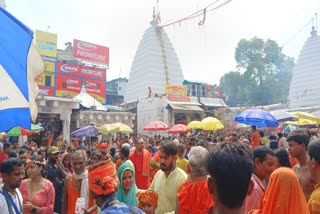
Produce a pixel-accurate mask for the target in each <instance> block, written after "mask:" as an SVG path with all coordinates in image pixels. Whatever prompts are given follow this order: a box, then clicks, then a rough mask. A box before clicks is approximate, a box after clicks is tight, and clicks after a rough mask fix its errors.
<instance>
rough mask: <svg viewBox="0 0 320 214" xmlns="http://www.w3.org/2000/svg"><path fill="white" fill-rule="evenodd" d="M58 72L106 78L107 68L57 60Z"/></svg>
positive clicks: (103, 79) (102, 79)
mask: <svg viewBox="0 0 320 214" xmlns="http://www.w3.org/2000/svg"><path fill="white" fill-rule="evenodd" d="M56 70H57V73H61V74H62V73H63V74H70V75H79V76H82V77H86V78H95V79H100V80H101V81H105V80H106V70H105V69H102V68H94V67H88V66H80V65H75V64H67V63H63V62H57V69H56Z"/></svg>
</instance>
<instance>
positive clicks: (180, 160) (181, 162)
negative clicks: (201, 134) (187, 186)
mask: <svg viewBox="0 0 320 214" xmlns="http://www.w3.org/2000/svg"><path fill="white" fill-rule="evenodd" d="M188 164H189V161H188V160H187V159H185V158H178V160H177V166H178V167H179V168H180V169H182V170H183V171H185V172H186V173H188V172H187V166H188Z"/></svg>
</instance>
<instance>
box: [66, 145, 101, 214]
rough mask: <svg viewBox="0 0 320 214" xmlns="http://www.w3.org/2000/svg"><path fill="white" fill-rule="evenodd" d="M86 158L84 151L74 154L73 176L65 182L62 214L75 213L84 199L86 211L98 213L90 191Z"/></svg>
mask: <svg viewBox="0 0 320 214" xmlns="http://www.w3.org/2000/svg"><path fill="white" fill-rule="evenodd" d="M85 160H86V156H85V153H84V152H83V151H82V150H77V151H75V152H74V153H73V154H72V165H73V170H74V172H73V174H72V175H71V176H68V177H66V179H65V182H64V190H63V191H64V193H63V202H62V210H61V213H62V214H69V213H74V211H75V208H76V202H77V199H78V198H84V200H85V209H86V210H87V211H88V212H89V211H92V212H90V213H97V206H96V205H95V203H94V200H93V197H92V195H91V194H90V191H89V183H88V171H87V170H86V169H85V167H86V164H85V163H86V161H85Z"/></svg>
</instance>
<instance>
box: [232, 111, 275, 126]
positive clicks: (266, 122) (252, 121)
mask: <svg viewBox="0 0 320 214" xmlns="http://www.w3.org/2000/svg"><path fill="white" fill-rule="evenodd" d="M234 120H235V122H238V123H244V124H247V125H255V126H258V127H278V126H279V123H278V121H277V119H276V118H275V117H274V116H273V115H272V114H271V113H270V112H267V111H265V110H262V109H247V110H245V111H243V112H241V113H239V114H238V115H237V116H236V117H235V119H234Z"/></svg>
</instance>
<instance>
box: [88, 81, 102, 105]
mask: <svg viewBox="0 0 320 214" xmlns="http://www.w3.org/2000/svg"><path fill="white" fill-rule="evenodd" d="M86 90H87V92H88V93H89V94H90V95H91V96H93V97H94V98H96V100H98V101H99V102H101V103H106V82H105V81H97V80H93V79H88V80H87V81H86Z"/></svg>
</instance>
